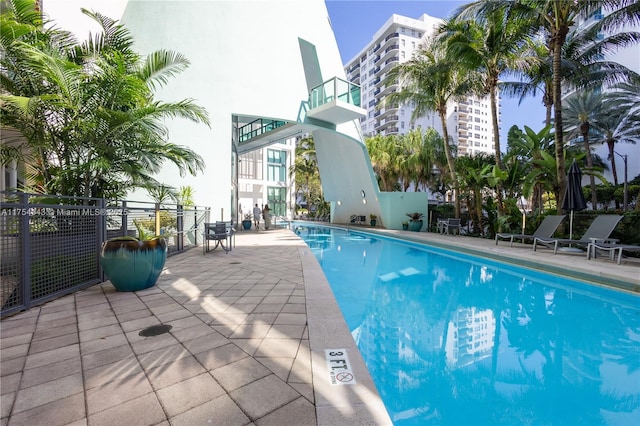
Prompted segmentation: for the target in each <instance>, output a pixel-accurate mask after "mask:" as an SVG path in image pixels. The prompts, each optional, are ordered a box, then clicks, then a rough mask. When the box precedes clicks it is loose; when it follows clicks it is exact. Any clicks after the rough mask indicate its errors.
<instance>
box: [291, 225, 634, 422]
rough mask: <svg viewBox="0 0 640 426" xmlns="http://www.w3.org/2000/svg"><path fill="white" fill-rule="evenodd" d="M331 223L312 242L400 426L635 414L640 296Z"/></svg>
mask: <svg viewBox="0 0 640 426" xmlns="http://www.w3.org/2000/svg"><path fill="white" fill-rule="evenodd" d="M327 229H329V228H323V229H322V232H323V233H326V232H327ZM329 231H330V232H331V235H332V237H331V238H329V239H326V242H327V244H326V245H324V246H322V247H320V246H318V245H317V244H316V242H317V241H318V240H317V239H316V240H312V241H315V242H314V244H316V247H313V246H312V245H310V247H312V248H313V251H314V253H315V254H316V256H317V257H318V259H319V260H320V263H321V265H322V268H323V270H324V271H325V275H326V276H327V278H328V280H329V282H330V284H331V286H332V289H333V291H334V293H335V295H336V298H337V300H338V303H339V305H340V308H341V310H342V311H343V314H344V316H345V319H346V321H347V324H348V325H349V327H350V328H351V330H352V335H353V336H354V339H355V340H356V341H357V343H358V347H359V348H360V351H361V352H362V355H363V357H364V359H365V361H366V363H367V366H368V368H369V371H370V372H371V375H372V377H373V379H374V381H375V382H376V385H377V387H378V390H379V392H380V394H381V396H382V398H383V400H384V402H385V405H386V406H387V409H388V411H389V414H390V415H391V418H392V420H393V421H394V423H395V424H396V425H426V424H460V425H462V424H464V425H468V424H482V425H488V424H510V425H513V424H551V425H565V424H566V425H569V424H620V425H627V424H633V423H637V419H638V418H640V307H639V302H638V297H637V296H632V295H627V294H624V293H620V292H616V291H609V290H605V289H599V288H593V287H589V286H588V285H586V284H583V283H576V282H572V281H567V280H563V279H561V278H559V277H553V276H548V275H544V274H538V273H531V272H530V271H527V272H524V271H521V270H518V269H517V268H514V267H509V266H505V265H501V264H498V263H494V262H489V261H483V260H482V259H478V258H472V257H468V256H463V255H457V254H455V253H451V252H440V253H438V252H437V251H436V250H433V249H421V248H419V247H418V246H415V245H406V244H401V243H397V242H393V241H391V240H386V239H376V238H373V237H371V236H363V235H359V234H355V233H351V234H347V233H346V232H344V231H339V230H331V229H329ZM306 232H311V233H313V231H312V230H309V229H306ZM299 235H300V234H299ZM301 236H302V235H301ZM338 245H339V246H340V250H339V251H338V250H336V247H337V246H338ZM363 252H366V259H367V262H364V263H363V262H362V257H363Z"/></svg>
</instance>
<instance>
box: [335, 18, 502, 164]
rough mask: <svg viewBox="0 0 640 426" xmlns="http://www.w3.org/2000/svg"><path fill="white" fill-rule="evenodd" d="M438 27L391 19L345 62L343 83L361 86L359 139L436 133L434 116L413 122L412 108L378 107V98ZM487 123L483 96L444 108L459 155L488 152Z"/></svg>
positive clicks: (393, 87)
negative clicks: (389, 75)
mask: <svg viewBox="0 0 640 426" xmlns="http://www.w3.org/2000/svg"><path fill="white" fill-rule="evenodd" d="M442 22H443V21H442V19H438V18H434V17H432V16H429V15H427V14H423V15H422V16H421V17H419V18H418V19H413V18H409V17H406V16H401V15H396V14H394V15H392V16H391V17H390V18H389V19H388V20H387V22H385V23H384V25H383V26H382V27H381V28H380V29H379V30H378V31H377V32H376V33H375V34H374V35H373V37H372V39H371V42H369V43H368V44H367V45H366V46H365V47H364V48H362V50H361V51H360V52H359V53H358V54H357V55H356V56H355V57H354V58H353V59H351V60H350V61H349V62H347V64H346V65H345V71H346V73H347V79H348V80H349V81H351V82H353V83H356V84H359V85H360V86H361V87H362V107H363V108H365V109H366V111H367V115H366V116H365V117H363V118H361V119H360V124H361V126H362V132H363V133H364V135H365V136H372V135H376V134H382V135H393V134H404V133H406V132H408V131H410V130H412V129H416V128H423V129H426V128H428V127H433V128H435V129H436V130H437V131H438V132H440V134H442V124H441V121H440V118H439V116H438V114H437V113H436V112H435V111H432V112H429V113H427V114H426V115H424V116H422V117H419V118H417V119H415V120H413V119H412V114H413V111H414V109H415V108H414V107H413V106H412V105H399V106H398V107H383V106H382V105H383V104H382V101H383V100H384V98H385V97H386V96H387V95H389V94H390V93H393V92H395V91H397V90H398V89H399V86H398V85H397V84H385V80H386V78H385V77H386V75H387V73H388V72H389V71H390V70H391V69H392V68H393V67H394V66H396V65H398V64H401V63H404V62H407V61H409V60H410V59H411V58H412V56H413V53H414V52H415V51H416V50H417V49H418V48H419V47H420V46H421V45H423V44H424V42H425V41H426V40H427V39H428V38H429V37H431V36H432V35H433V33H434V32H435V31H436V30H437V28H438V26H439V25H440V24H441V23H442ZM498 108H499V103H498ZM498 111H499V109H498ZM498 114H499V112H498ZM491 123H492V120H491V106H490V102H489V98H488V97H482V98H480V97H476V96H469V97H468V98H467V99H465V100H463V101H459V102H455V101H452V102H451V103H450V105H449V107H448V111H447V128H448V130H449V135H450V137H451V138H452V139H453V141H452V142H453V143H454V144H456V145H457V147H458V154H459V155H473V154H477V153H478V152H487V153H490V154H492V153H494V152H495V143H494V138H493V129H492V124H491Z"/></svg>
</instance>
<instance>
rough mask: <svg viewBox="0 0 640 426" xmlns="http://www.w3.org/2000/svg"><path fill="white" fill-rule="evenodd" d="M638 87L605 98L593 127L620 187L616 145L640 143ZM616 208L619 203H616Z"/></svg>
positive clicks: (618, 90) (625, 87)
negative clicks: (603, 146)
mask: <svg viewBox="0 0 640 426" xmlns="http://www.w3.org/2000/svg"><path fill="white" fill-rule="evenodd" d="M638 93H640V92H639V88H638V86H637V85H635V86H634V85H632V84H623V85H619V86H616V87H615V89H614V91H612V92H610V93H609V94H607V95H606V96H605V97H604V101H603V104H602V110H603V113H602V114H600V115H599V116H598V117H597V119H596V120H595V122H594V123H593V127H594V128H595V129H596V133H597V136H596V142H600V143H606V144H607V148H608V151H609V155H608V158H609V161H610V162H611V172H612V174H613V182H614V184H615V185H618V171H617V168H616V162H615V144H616V143H618V142H628V143H633V144H635V143H636V142H640V107H638V104H639V103H640V95H638ZM616 208H619V202H618V201H616Z"/></svg>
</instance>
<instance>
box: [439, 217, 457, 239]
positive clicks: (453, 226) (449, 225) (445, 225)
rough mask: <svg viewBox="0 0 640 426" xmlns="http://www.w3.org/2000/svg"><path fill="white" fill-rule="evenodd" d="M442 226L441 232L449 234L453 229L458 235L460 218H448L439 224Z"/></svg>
mask: <svg viewBox="0 0 640 426" xmlns="http://www.w3.org/2000/svg"><path fill="white" fill-rule="evenodd" d="M440 226H441V227H442V233H443V234H451V233H452V232H453V231H456V232H457V233H458V235H460V219H453V218H449V219H446V220H444V221H442V223H441V224H440Z"/></svg>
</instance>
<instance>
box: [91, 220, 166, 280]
mask: <svg viewBox="0 0 640 426" xmlns="http://www.w3.org/2000/svg"><path fill="white" fill-rule="evenodd" d="M134 223H135V225H136V228H138V237H137V238H136V237H115V238H111V239H109V240H107V241H105V242H104V243H103V244H102V248H101V249H100V266H101V267H102V270H103V271H104V274H105V275H106V276H107V278H109V280H110V281H111V284H113V286H114V287H115V288H116V290H118V291H139V290H144V289H146V288H150V287H153V286H154V285H155V284H156V282H157V281H158V277H159V276H160V273H161V272H162V268H164V264H165V262H166V260H167V240H166V239H165V238H164V236H158V235H154V234H153V233H151V232H150V231H147V230H146V229H145V228H144V227H143V226H141V225H140V224H139V223H137V222H135V221H134Z"/></svg>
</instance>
